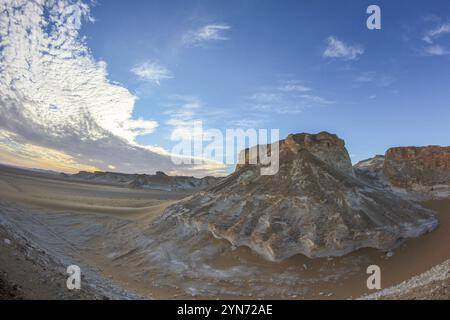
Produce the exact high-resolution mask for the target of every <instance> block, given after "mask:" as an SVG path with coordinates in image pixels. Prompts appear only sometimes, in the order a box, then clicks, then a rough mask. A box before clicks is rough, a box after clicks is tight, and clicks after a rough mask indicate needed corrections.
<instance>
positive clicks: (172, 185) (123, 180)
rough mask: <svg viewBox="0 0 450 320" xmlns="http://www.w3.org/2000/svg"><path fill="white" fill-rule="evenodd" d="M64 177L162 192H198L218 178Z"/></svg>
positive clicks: (162, 175)
mask: <svg viewBox="0 0 450 320" xmlns="http://www.w3.org/2000/svg"><path fill="white" fill-rule="evenodd" d="M65 177H67V178H69V179H74V180H83V181H94V182H99V183H112V184H119V185H123V186H127V187H131V188H136V189H153V190H164V191H198V190H203V189H206V188H209V187H211V186H213V185H215V184H216V183H217V182H218V181H219V179H220V178H216V177H204V178H195V177H185V176H169V175H167V174H165V173H164V172H161V171H157V172H156V173H155V174H154V175H148V174H127V173H116V172H101V171H96V172H86V171H80V172H79V173H77V174H74V175H71V176H68V175H65Z"/></svg>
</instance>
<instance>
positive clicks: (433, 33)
mask: <svg viewBox="0 0 450 320" xmlns="http://www.w3.org/2000/svg"><path fill="white" fill-rule="evenodd" d="M447 33H450V23H446V24H442V25H440V26H438V27H437V28H434V29H432V30H428V31H426V32H425V35H424V37H423V38H422V40H423V41H425V42H426V43H428V44H432V43H433V42H434V40H435V38H437V37H439V36H442V35H444V34H447Z"/></svg>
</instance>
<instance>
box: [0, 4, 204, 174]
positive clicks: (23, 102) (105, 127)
mask: <svg viewBox="0 0 450 320" xmlns="http://www.w3.org/2000/svg"><path fill="white" fill-rule="evenodd" d="M89 11H90V8H89V6H88V5H87V4H85V3H83V2H82V1H68V0H53V1H44V0H35V1H29V0H14V1H12V0H11V1H9V0H7V1H5V0H3V1H1V2H0V137H3V139H2V143H1V144H0V150H2V152H0V160H2V159H3V158H2V156H4V155H3V154H2V153H3V150H6V151H7V152H8V154H9V155H10V156H8V157H9V158H11V157H12V156H11V155H14V156H17V158H20V159H22V160H21V161H22V162H24V161H28V162H27V163H33V161H35V160H36V161H37V160H38V161H40V163H42V164H41V166H52V165H53V166H55V165H56V164H58V165H60V167H63V166H61V163H59V162H58V159H60V161H67V162H70V168H76V167H77V166H78V168H80V167H83V166H84V164H86V163H89V166H90V167H95V168H98V169H101V170H105V169H108V167H109V166H114V167H115V168H117V170H118V171H125V172H154V171H155V170H162V171H166V172H168V173H170V172H173V171H177V172H180V171H183V170H186V172H189V173H192V174H195V175H201V174H202V173H201V172H200V171H199V172H195V173H194V172H192V171H191V169H192V167H188V166H186V167H178V166H174V165H173V163H172V162H171V160H170V158H169V157H168V156H167V154H161V153H157V152H155V151H158V150H159V149H158V148H153V147H151V146H144V145H139V144H138V143H137V142H136V140H135V139H136V138H137V137H138V136H140V135H143V134H149V133H151V132H153V131H154V130H155V128H156V127H157V126H158V123H157V122H156V121H152V120H146V119H142V118H141V119H134V118H133V117H132V114H133V109H134V105H135V102H136V100H137V97H135V96H133V95H132V94H131V93H130V92H129V91H128V90H127V89H126V88H124V87H123V86H121V85H118V84H116V83H113V82H111V81H109V79H108V73H107V65H106V63H105V62H103V61H96V60H95V59H94V58H93V57H92V55H91V53H90V50H89V48H88V47H87V46H86V44H85V43H84V42H83V40H82V39H80V37H79V30H80V28H81V24H82V22H83V21H84V20H89V21H93V19H92V18H90V16H89ZM162 75H164V73H161V72H160V73H159V77H160V78H161V76H162ZM24 150H30V151H29V152H28V151H27V152H25V151H24ZM49 154H55V155H58V156H57V157H56V156H55V157H49V156H48V155H49ZM6 160H7V159H6ZM30 161H31V162H30ZM44 162H46V163H47V164H45V163H44ZM66 167H67V166H66ZM203 173H207V172H203Z"/></svg>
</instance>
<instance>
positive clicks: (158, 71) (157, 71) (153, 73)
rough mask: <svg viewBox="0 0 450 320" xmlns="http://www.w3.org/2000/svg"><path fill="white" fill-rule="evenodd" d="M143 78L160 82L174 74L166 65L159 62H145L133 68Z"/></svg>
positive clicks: (132, 70)
mask: <svg viewBox="0 0 450 320" xmlns="http://www.w3.org/2000/svg"><path fill="white" fill-rule="evenodd" d="M130 71H131V72H133V73H134V74H135V75H136V76H138V77H139V79H141V80H145V81H150V82H154V83H156V84H158V85H159V84H160V81H161V80H165V79H171V78H172V74H171V73H170V71H169V70H167V68H166V67H164V66H162V65H160V64H159V63H157V62H149V61H147V62H144V63H141V64H137V65H135V66H134V67H133V68H132V69H131V70H130Z"/></svg>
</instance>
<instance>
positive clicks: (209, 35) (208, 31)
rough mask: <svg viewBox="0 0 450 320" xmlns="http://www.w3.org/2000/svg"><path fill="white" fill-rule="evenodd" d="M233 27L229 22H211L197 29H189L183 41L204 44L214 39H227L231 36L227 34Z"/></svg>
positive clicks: (197, 44) (190, 43) (196, 44)
mask: <svg viewBox="0 0 450 320" xmlns="http://www.w3.org/2000/svg"><path fill="white" fill-rule="evenodd" d="M229 29H231V26H229V25H227V24H209V25H206V26H203V27H201V28H199V29H197V30H193V31H189V32H188V33H187V34H186V35H185V36H184V37H183V43H184V44H186V45H192V46H202V45H205V44H207V43H210V42H214V41H225V40H228V39H229V38H228V37H227V36H226V35H225V33H226V31H228V30H229Z"/></svg>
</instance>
